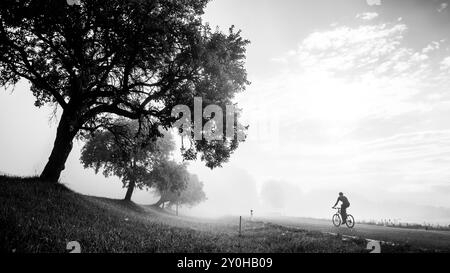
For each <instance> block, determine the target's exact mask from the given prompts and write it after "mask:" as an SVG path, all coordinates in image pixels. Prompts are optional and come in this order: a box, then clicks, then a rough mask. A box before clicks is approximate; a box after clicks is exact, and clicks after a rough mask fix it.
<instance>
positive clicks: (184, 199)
mask: <svg viewBox="0 0 450 273" xmlns="http://www.w3.org/2000/svg"><path fill="white" fill-rule="evenodd" d="M205 200H206V194H205V192H204V191H203V182H202V181H200V180H199V179H198V176H197V175H195V174H190V175H189V180H188V182H187V185H186V188H185V189H183V190H182V191H181V192H180V191H179V192H177V193H176V194H175V198H174V199H172V200H170V203H169V205H179V206H185V205H186V206H189V207H193V206H196V205H198V204H199V203H201V202H203V201H205Z"/></svg>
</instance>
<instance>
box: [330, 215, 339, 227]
mask: <svg viewBox="0 0 450 273" xmlns="http://www.w3.org/2000/svg"><path fill="white" fill-rule="evenodd" d="M332 221H333V225H334V226H335V227H338V226H340V225H341V216H339V214H337V213H336V214H335V215H333V218H332Z"/></svg>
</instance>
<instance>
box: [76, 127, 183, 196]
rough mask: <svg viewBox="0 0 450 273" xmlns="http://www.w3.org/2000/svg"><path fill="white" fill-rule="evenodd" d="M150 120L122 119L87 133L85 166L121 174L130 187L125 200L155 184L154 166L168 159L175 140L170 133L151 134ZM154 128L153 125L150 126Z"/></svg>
mask: <svg viewBox="0 0 450 273" xmlns="http://www.w3.org/2000/svg"><path fill="white" fill-rule="evenodd" d="M146 127H147V126H146V124H145V123H143V124H139V123H138V122H130V121H126V120H118V121H116V122H115V123H113V124H111V125H109V126H107V127H105V129H103V130H98V131H97V132H95V133H93V134H91V135H88V136H86V140H87V141H86V144H85V145H84V146H83V148H82V150H81V158H80V161H81V162H82V163H83V165H84V167H85V168H93V169H94V170H95V172H96V173H98V172H99V170H100V169H102V170H103V175H104V176H106V177H108V176H117V177H119V178H120V179H121V180H122V182H123V187H126V188H128V190H127V193H126V195H125V200H131V196H132V194H133V190H134V189H135V188H136V187H138V188H139V189H143V188H145V187H147V188H149V187H151V186H152V185H151V182H152V181H153V180H152V179H151V177H152V174H151V172H152V171H153V169H154V167H155V166H156V165H158V164H162V163H161V162H165V161H167V160H168V158H169V156H170V153H171V152H172V151H173V150H174V149H175V144H174V142H173V139H172V138H171V135H170V134H168V133H167V134H165V136H164V137H159V138H150V137H148V134H147V133H146V132H145V131H148V130H149V128H146ZM150 130H152V129H150Z"/></svg>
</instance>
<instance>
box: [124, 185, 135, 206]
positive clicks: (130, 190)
mask: <svg viewBox="0 0 450 273" xmlns="http://www.w3.org/2000/svg"><path fill="white" fill-rule="evenodd" d="M135 187H136V181H131V182H130V184H129V185H128V189H127V193H126V194H125V199H124V200H125V201H131V196H132V195H133V191H134V188H135Z"/></svg>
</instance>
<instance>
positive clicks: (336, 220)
mask: <svg viewBox="0 0 450 273" xmlns="http://www.w3.org/2000/svg"><path fill="white" fill-rule="evenodd" d="M334 209H337V212H336V213H335V214H334V215H333V217H332V221H333V225H334V226H335V227H339V226H340V225H341V224H342V216H341V208H334ZM345 225H346V226H347V227H348V228H353V227H354V226H355V218H353V216H352V215H351V214H348V213H347V221H346V222H345Z"/></svg>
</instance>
